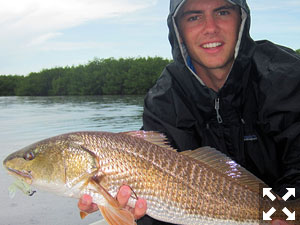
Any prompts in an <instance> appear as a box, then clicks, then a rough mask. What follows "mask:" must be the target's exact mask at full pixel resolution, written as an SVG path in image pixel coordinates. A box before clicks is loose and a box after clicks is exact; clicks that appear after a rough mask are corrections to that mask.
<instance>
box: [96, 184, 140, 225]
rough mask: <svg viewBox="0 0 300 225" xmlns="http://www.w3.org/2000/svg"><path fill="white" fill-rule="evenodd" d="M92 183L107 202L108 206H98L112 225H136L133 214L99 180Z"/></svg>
mask: <svg viewBox="0 0 300 225" xmlns="http://www.w3.org/2000/svg"><path fill="white" fill-rule="evenodd" d="M90 182H91V183H92V184H93V185H94V187H95V188H96V190H97V191H98V192H99V193H101V194H102V196H103V197H104V198H105V199H106V201H107V205H106V206H102V205H98V208H99V210H100V212H101V214H102V216H103V217H104V218H105V220H106V221H107V222H108V223H109V224H110V225H136V223H135V221H134V216H133V214H132V213H131V212H130V211H128V210H126V209H124V208H122V207H121V206H120V204H119V202H118V201H117V200H116V199H115V198H114V197H113V196H111V194H110V193H109V192H108V191H107V190H106V189H105V188H104V187H103V186H102V185H101V184H99V183H98V182H97V179H91V181H90Z"/></svg>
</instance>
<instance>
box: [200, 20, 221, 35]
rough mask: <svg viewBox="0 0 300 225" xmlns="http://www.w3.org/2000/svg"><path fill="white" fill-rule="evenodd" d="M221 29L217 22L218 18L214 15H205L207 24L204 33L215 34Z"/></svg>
mask: <svg viewBox="0 0 300 225" xmlns="http://www.w3.org/2000/svg"><path fill="white" fill-rule="evenodd" d="M218 30H219V26H218V23H217V19H216V18H215V17H214V16H213V15H207V16H206V17H205V24H204V30H203V32H204V34H206V35H207V34H215V33H217V32H218Z"/></svg>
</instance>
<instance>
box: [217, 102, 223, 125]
mask: <svg viewBox="0 0 300 225" xmlns="http://www.w3.org/2000/svg"><path fill="white" fill-rule="evenodd" d="M215 110H216V113H217V121H218V123H223V119H222V117H221V115H220V98H216V99H215Z"/></svg>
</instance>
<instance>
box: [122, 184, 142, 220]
mask: <svg viewBox="0 0 300 225" xmlns="http://www.w3.org/2000/svg"><path fill="white" fill-rule="evenodd" d="M131 194H132V190H131V188H130V187H128V186H126V185H123V186H122V187H121V188H120V190H119V192H118V194H117V200H118V202H119V203H120V206H121V207H122V208H126V209H127V210H129V211H130V212H132V213H133V215H134V218H135V219H140V218H141V217H143V216H144V215H145V214H146V210H147V203H146V200H145V199H138V200H137V201H136V203H135V207H134V208H130V207H129V206H127V203H128V200H129V198H130V196H131Z"/></svg>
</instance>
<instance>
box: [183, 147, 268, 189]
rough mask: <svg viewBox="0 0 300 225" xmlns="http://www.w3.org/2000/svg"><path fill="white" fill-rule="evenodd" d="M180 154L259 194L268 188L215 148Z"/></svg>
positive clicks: (204, 148) (203, 148)
mask: <svg viewBox="0 0 300 225" xmlns="http://www.w3.org/2000/svg"><path fill="white" fill-rule="evenodd" d="M180 154H181V155H186V156H188V157H191V158H193V159H196V160H197V161H199V162H201V163H203V164H205V165H207V166H208V167H211V168H213V169H215V170H217V171H218V172H220V173H221V174H223V175H224V176H228V177H231V178H232V179H234V180H236V181H238V182H239V183H241V184H244V185H246V186H247V187H248V188H249V189H251V190H252V191H255V192H259V190H260V188H261V187H267V185H266V184H265V183H264V182H263V181H262V180H260V179H259V178H257V177H256V176H255V175H253V174H252V173H251V172H249V171H248V170H246V169H245V168H243V167H242V166H241V165H239V164H238V163H236V162H235V161H234V160H232V159H231V158H229V157H228V156H226V155H225V154H223V153H221V152H220V151H218V150H216V149H215V148H212V147H202V148H198V149H196V150H192V151H191V150H189V151H184V152H180Z"/></svg>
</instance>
